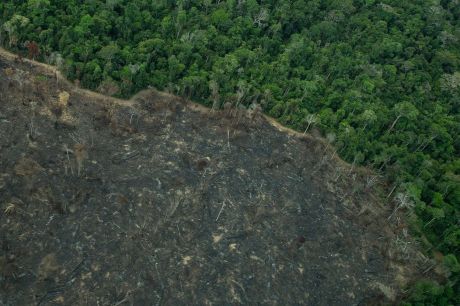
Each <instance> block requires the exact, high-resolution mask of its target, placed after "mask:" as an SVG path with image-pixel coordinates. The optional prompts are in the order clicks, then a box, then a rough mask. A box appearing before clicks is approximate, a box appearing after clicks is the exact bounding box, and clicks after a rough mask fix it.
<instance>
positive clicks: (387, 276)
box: [0, 50, 423, 305]
mask: <svg viewBox="0 0 460 306" xmlns="http://www.w3.org/2000/svg"><path fill="white" fill-rule="evenodd" d="M382 192H383V187H382V186H381V184H380V181H379V179H378V176H376V175H375V174H373V173H371V172H370V171H368V170H366V169H360V168H357V167H352V166H351V165H347V164H346V163H344V162H343V161H341V160H340V159H339V158H338V157H337V155H336V154H335V153H334V150H333V147H332V146H331V145H329V144H328V143H327V142H326V141H324V140H322V139H319V138H315V137H313V136H310V135H301V134H298V133H296V132H294V131H291V130H288V129H286V128H283V127H281V126H279V125H278V124H276V122H274V121H273V120H272V119H270V118H266V117H264V116H262V115H261V114H258V113H249V112H246V111H242V110H226V111H210V110H208V109H206V108H204V107H202V106H199V105H197V104H193V103H190V102H187V101H184V100H182V99H180V98H177V97H174V96H171V95H168V94H164V93H160V92H156V91H154V90H147V91H144V92H141V93H139V94H138V95H136V96H135V97H133V98H132V99H131V100H130V101H125V100H120V99H114V98H110V97H105V96H102V95H100V94H97V93H93V92H89V91H87V90H83V89H80V88H77V87H75V86H73V85H72V84H70V83H69V82H67V81H65V80H64V79H63V78H62V77H61V76H60V74H59V73H58V72H56V71H55V70H54V68H52V67H49V66H47V65H44V64H38V63H35V62H32V61H28V60H25V61H24V62H15V61H14V56H13V55H11V54H9V53H7V52H6V51H4V50H0V304H1V305H34V304H35V305H230V304H232V305H233V304H249V305H255V304H264V305H265V304H266V305H300V304H302V305H375V304H381V303H396V301H397V298H398V297H399V296H400V295H401V290H402V289H403V288H404V286H405V285H407V284H408V283H409V282H411V281H412V280H413V279H414V273H416V271H418V270H419V268H418V267H417V264H418V262H420V261H423V256H422V255H420V253H419V252H416V251H415V250H414V249H415V248H414V247H413V246H412V240H411V239H410V237H409V236H407V235H406V234H405V233H406V231H405V228H404V224H403V223H398V224H396V222H393V221H392V222H389V220H388V216H389V215H390V214H391V209H389V208H386V206H388V205H384V204H383V203H384V201H383V200H382V198H383V197H382V196H381V194H382ZM398 220H399V219H398Z"/></svg>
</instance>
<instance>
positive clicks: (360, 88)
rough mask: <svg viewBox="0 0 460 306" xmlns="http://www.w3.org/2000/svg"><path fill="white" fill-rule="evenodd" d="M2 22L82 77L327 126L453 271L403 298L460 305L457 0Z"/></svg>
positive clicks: (131, 12) (38, 8) (303, 3)
mask: <svg viewBox="0 0 460 306" xmlns="http://www.w3.org/2000/svg"><path fill="white" fill-rule="evenodd" d="M0 23H1V24H2V25H1V31H0V43H1V44H2V45H3V46H5V47H7V48H9V49H11V50H14V51H16V52H18V53H21V52H22V53H23V54H24V55H25V54H27V49H28V51H29V55H30V56H31V57H35V58H36V59H39V60H42V61H46V62H49V63H52V64H54V65H57V66H58V67H59V69H60V70H61V71H63V72H64V73H65V74H66V75H67V76H68V78H69V79H71V80H74V81H75V82H77V83H80V84H81V86H83V87H86V88H90V89H93V90H97V91H100V92H103V93H105V94H109V95H115V96H121V97H127V96H130V95H132V94H133V93H135V92H137V91H139V90H140V89H143V88H146V87H149V86H152V87H155V88H158V89H161V90H166V91H169V92H171V93H174V94H178V95H181V96H184V97H187V98H190V99H193V100H195V101H199V102H201V103H204V104H206V105H209V106H212V107H214V108H217V107H219V108H220V107H223V106H224V104H229V105H233V106H235V107H247V108H250V107H254V106H255V105H260V106H261V107H262V108H263V110H264V111H265V112H266V113H267V114H269V115H270V116H272V117H274V118H276V119H278V120H279V121H280V122H282V123H283V124H285V125H287V126H289V127H292V128H294V129H297V130H299V131H302V132H304V131H305V132H309V131H311V130H313V129H317V130H320V131H321V132H322V133H323V134H324V135H327V139H328V141H330V142H331V143H332V144H333V145H334V147H335V148H336V149H337V153H338V154H339V155H340V156H341V157H342V158H343V159H345V160H347V161H348V162H350V163H352V164H353V165H365V166H369V167H372V168H373V169H375V171H376V172H377V173H380V174H381V175H382V178H381V179H382V180H385V181H388V182H389V186H388V190H389V194H388V198H389V199H394V205H395V206H396V208H395V209H398V210H399V209H401V210H404V211H406V212H407V215H408V218H407V219H408V220H409V221H410V229H411V231H412V232H413V233H415V236H416V237H419V238H418V239H419V241H420V243H421V244H422V245H423V248H424V249H425V250H426V252H427V253H428V254H432V253H436V254H438V258H439V257H440V258H442V259H441V260H442V261H443V263H444V265H445V267H446V268H447V269H448V270H449V271H448V273H447V274H448V276H449V278H448V280H447V281H446V282H445V283H442V284H441V283H439V284H436V283H420V284H418V285H416V286H415V287H414V288H412V289H411V290H410V292H411V293H410V294H409V298H408V302H407V304H408V305H460V283H459V281H460V276H459V273H460V263H459V260H460V158H459V151H460V138H459V135H460V113H459V111H460V2H459V1H458V0H410V1H400V0H399V1H396V0H380V1H376V0H279V1H273V0H271V1H270V0H267V1H264V0H259V1H256V0H228V1H220V0H215V1H212V0H179V1H171V0H158V1H151V0H131V1H128V0H105V1H101V0H55V1H51V0H28V1H25V0H24V1H21V0H15V1H11V0H4V1H2V2H1V3H0ZM385 196H387V195H385ZM390 221H391V222H396V221H394V220H389V222H390ZM439 254H440V256H439Z"/></svg>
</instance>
